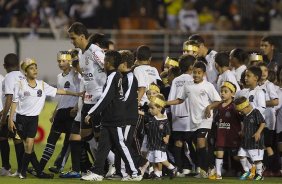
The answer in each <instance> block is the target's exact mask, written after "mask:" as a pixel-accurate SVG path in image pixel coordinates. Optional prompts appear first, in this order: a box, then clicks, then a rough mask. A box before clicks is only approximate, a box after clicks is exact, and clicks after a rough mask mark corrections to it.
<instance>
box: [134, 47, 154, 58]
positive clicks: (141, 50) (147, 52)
mask: <svg viewBox="0 0 282 184" xmlns="http://www.w3.org/2000/svg"><path fill="white" fill-rule="evenodd" d="M151 55H152V52H151V49H150V47H148V46H146V45H141V46H139V47H138V48H137V51H136V59H137V60H139V61H148V60H150V58H151Z"/></svg>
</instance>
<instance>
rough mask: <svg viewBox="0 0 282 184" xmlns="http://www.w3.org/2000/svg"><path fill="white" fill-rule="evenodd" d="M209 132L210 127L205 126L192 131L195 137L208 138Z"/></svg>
mask: <svg viewBox="0 0 282 184" xmlns="http://www.w3.org/2000/svg"><path fill="white" fill-rule="evenodd" d="M209 132H210V129H207V128H199V129H198V130H196V131H195V132H194V135H195V136H196V137H197V138H208V134H209Z"/></svg>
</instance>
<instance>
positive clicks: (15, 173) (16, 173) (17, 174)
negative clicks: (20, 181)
mask: <svg viewBox="0 0 282 184" xmlns="http://www.w3.org/2000/svg"><path fill="white" fill-rule="evenodd" d="M19 175H20V173H19V172H18V171H16V172H14V173H13V174H11V177H17V176H19Z"/></svg>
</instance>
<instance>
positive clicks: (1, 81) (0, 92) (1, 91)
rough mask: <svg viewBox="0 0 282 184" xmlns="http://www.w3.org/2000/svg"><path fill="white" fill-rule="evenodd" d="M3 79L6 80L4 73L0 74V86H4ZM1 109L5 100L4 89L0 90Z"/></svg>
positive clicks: (0, 109)
mask: <svg viewBox="0 0 282 184" xmlns="http://www.w3.org/2000/svg"><path fill="white" fill-rule="evenodd" d="M3 81H4V77H3V76H2V75H0V86H3ZM0 97H1V98H0V111H2V110H3V105H4V104H3V102H2V100H3V90H0Z"/></svg>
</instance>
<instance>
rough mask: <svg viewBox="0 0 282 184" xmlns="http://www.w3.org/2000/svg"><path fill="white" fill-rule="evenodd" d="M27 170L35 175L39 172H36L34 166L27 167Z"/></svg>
mask: <svg viewBox="0 0 282 184" xmlns="http://www.w3.org/2000/svg"><path fill="white" fill-rule="evenodd" d="M27 172H28V173H29V174H31V175H33V176H36V175H37V173H36V171H35V169H34V168H33V167H29V168H27Z"/></svg>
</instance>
